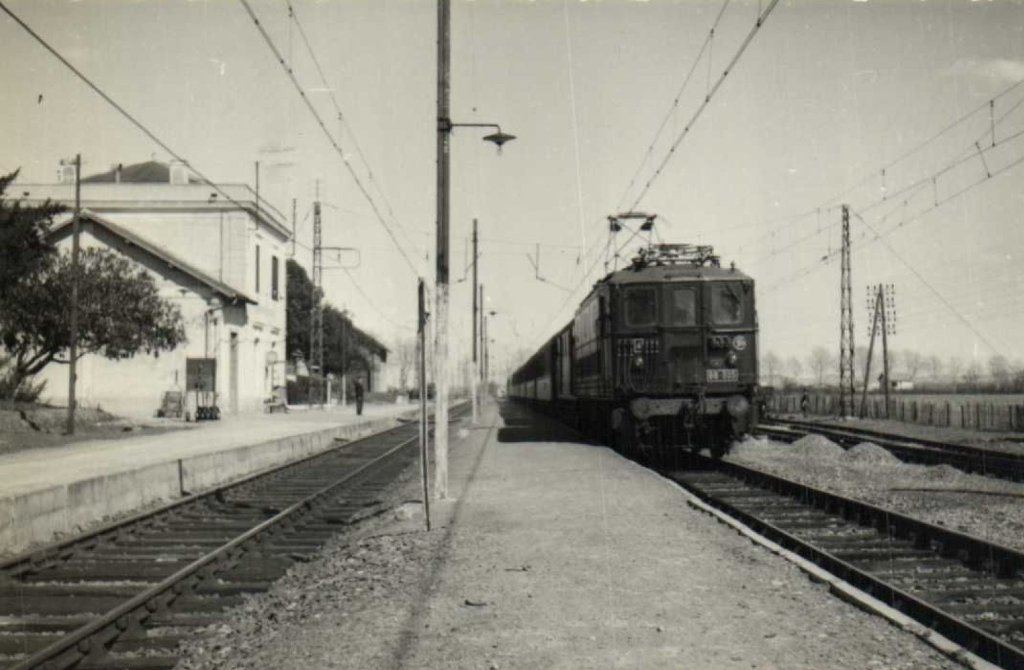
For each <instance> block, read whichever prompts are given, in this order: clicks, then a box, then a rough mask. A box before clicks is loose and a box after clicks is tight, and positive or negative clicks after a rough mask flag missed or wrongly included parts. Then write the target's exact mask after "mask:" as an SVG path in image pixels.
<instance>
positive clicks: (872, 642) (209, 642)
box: [179, 413, 962, 670]
mask: <svg viewBox="0 0 1024 670" xmlns="http://www.w3.org/2000/svg"><path fill="white" fill-rule="evenodd" d="M514 419H515V424H516V425H515V428H510V429H506V428H502V427H501V425H500V424H499V426H498V427H496V428H495V429H492V430H487V429H485V428H482V429H476V430H472V431H464V432H462V433H461V435H463V437H462V438H461V439H459V440H453V448H452V455H451V478H452V484H451V490H452V496H453V500H451V501H446V502H441V503H437V504H436V505H432V508H433V509H434V512H435V522H436V523H437V524H438V525H437V527H436V528H435V530H434V531H432V532H430V533H427V532H424V531H423V530H422V518H421V517H420V516H419V513H420V510H419V509H418V508H417V507H416V506H413V505H409V504H405V505H401V504H400V503H401V502H402V501H403V500H406V499H408V498H410V497H415V496H416V491H417V484H416V476H415V474H416V473H411V474H410V477H409V478H408V479H407V480H406V482H405V483H404V484H403V485H402V486H401V487H399V488H398V489H396V491H395V492H394V494H393V495H392V496H391V497H390V503H389V507H390V509H391V511H388V512H387V513H385V514H381V515H379V516H377V517H375V518H372V519H370V520H368V521H367V522H365V523H364V524H361V525H360V526H359V527H357V528H356V529H354V531H353V532H352V533H351V534H350V535H349V536H348V537H346V538H338V539H337V540H336V541H334V542H332V543H330V544H329V546H327V547H326V548H325V550H324V551H323V553H322V554H321V555H320V556H319V557H318V558H317V559H316V560H314V561H312V562H310V563H308V564H303V565H300V566H296V567H295V568H293V570H292V571H291V572H290V573H289V574H288V575H287V576H286V577H285V578H284V579H283V580H281V581H280V582H279V583H278V584H276V585H275V586H274V587H273V588H272V590H271V591H270V592H268V593H266V594H262V595H260V596H256V597H253V598H250V599H249V600H248V601H247V602H246V603H245V604H244V605H243V606H241V607H239V608H237V609H235V610H234V611H232V613H231V614H230V616H229V617H228V619H227V620H226V621H225V622H224V623H223V624H221V625H219V626H217V627H214V628H213V629H212V630H210V631H208V635H207V636H206V637H204V638H199V639H196V640H193V641H192V642H190V644H189V648H188V655H187V657H186V658H185V659H184V660H183V661H182V663H181V664H180V666H179V667H180V668H182V669H186V668H187V669H189V670H199V669H205V668H280V669H282V670H289V669H293V668H294V669H298V668H303V669H304V668H314V667H315V668H361V669H362V668H446V669H447V668H467V669H469V668H476V669H484V670H488V669H492V670H498V669H501V670H505V669H506V668H573V669H575V668H595V669H596V668H612V667H624V668H680V667H685V668H697V669H702V668H707V669H709V670H710V669H719V668H722V669H726V670H729V669H733V668H736V669H738V668H787V669H788V668H804V669H811V668H826V667H827V668H857V669H860V668H907V669H909V668H938V669H947V668H958V667H962V666H960V665H959V664H958V663H956V662H955V661H953V660H952V659H950V658H947V657H945V656H943V655H942V654H940V653H939V652H937V651H936V650H935V649H934V648H932V647H930V646H928V645H927V644H925V643H924V642H922V641H921V640H919V639H918V638H916V637H914V636H913V635H910V634H908V633H907V632H905V631H902V630H900V629H899V628H897V627H896V626H893V625H892V624H890V623H888V622H887V621H885V620H883V619H881V618H880V617H877V616H873V615H871V614H868V613H866V612H864V611H861V610H859V609H857V608H855V607H852V606H850V605H849V604H847V603H844V602H842V601H840V600H839V599H837V598H835V597H833V596H831V595H830V594H829V592H828V589H827V587H826V586H824V585H822V584H819V583H815V582H813V581H811V580H810V579H808V578H807V576H806V575H805V573H803V572H802V571H801V570H799V569H798V568H797V567H795V566H794V565H793V564H791V563H789V562H787V561H786V560H784V559H783V558H781V557H779V556H777V555H775V554H773V553H771V552H769V551H767V550H765V549H763V548H762V547H760V546H759V545H756V544H754V543H752V542H750V541H749V540H748V539H747V538H745V537H743V536H742V535H740V534H738V533H737V532H736V531H735V530H733V529H732V528H730V527H728V526H726V525H723V524H721V523H719V522H718V521H717V520H716V519H715V518H714V517H712V516H710V515H708V514H706V513H703V512H699V511H697V510H695V509H693V508H692V507H691V506H690V505H689V504H688V503H687V502H686V500H687V497H686V495H685V494H683V493H682V492H681V491H679V490H678V489H677V488H676V487H674V486H672V485H671V484H669V483H668V482H666V481H665V480H663V479H661V478H660V477H658V476H656V475H654V474H652V473H651V472H649V471H647V470H644V469H642V468H640V467H639V466H637V465H636V464H634V463H631V462H628V461H625V460H624V459H622V458H620V457H619V456H618V455H616V454H614V453H613V452H611V451H609V450H608V449H606V448H604V447H596V446H590V445H584V444H578V443H571V442H570V441H569V440H568V439H565V440H563V441H557V440H558V437H555V436H551V435H550V431H549V432H548V433H545V432H544V431H541V430H539V429H538V430H534V429H533V428H531V429H530V431H529V433H530V437H529V438H527V437H524V435H525V434H526V430H525V428H523V425H524V424H523V421H524V420H526V415H524V414H522V413H521V414H519V415H516V416H515V417H514ZM529 420H530V421H537V419H536V418H535V417H533V416H529ZM546 434H547V435H549V436H548V437H543V436H545V435H546ZM562 437H565V436H562ZM542 439H547V440H551V441H541V440H542Z"/></svg>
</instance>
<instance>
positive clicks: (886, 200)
mask: <svg viewBox="0 0 1024 670" xmlns="http://www.w3.org/2000/svg"><path fill="white" fill-rule="evenodd" d="M1017 106H1018V105H1015V106H1014V107H1013V109H1016V108H1017ZM1011 111H1012V110H1011ZM1008 114H1009V112H1007V115H1008ZM1002 118H1003V119H1005V118H1006V115H1004V116H1003V117H1002ZM1000 120H1002V119H1000ZM1021 137H1024V129H1022V130H1018V131H1016V132H1013V133H1011V134H1009V135H1006V136H1004V137H1002V138H1000V139H999V140H997V141H995V142H994V143H991V144H988V145H985V146H984V147H981V146H979V144H978V142H979V140H974V141H972V142H971V143H970V145H969V146H967V147H966V148H965V149H964V151H962V152H961V153H959V154H958V157H957V158H955V159H953V160H951V161H949V162H948V163H946V164H944V165H943V166H941V167H940V168H938V169H936V170H935V171H934V172H932V173H929V174H926V175H925V176H924V177H921V178H919V179H917V180H916V181H914V182H911V183H910V184H907V185H905V186H903V187H901V188H900V189H898V190H897V191H894V192H892V193H889V194H886V195H885V196H883V197H882V198H877V199H876V200H875V201H873V202H871V203H869V204H866V205H864V206H861V207H860V208H859V210H860V211H861V212H864V213H866V212H869V211H872V210H875V209H877V208H879V207H882V206H884V205H890V206H891V207H892V209H891V210H890V211H889V212H888V213H887V214H885V215H884V216H883V220H884V219H885V218H888V217H889V216H890V215H892V213H893V212H895V211H897V210H900V209H905V208H906V207H907V206H908V205H909V203H910V201H911V200H913V199H915V198H917V197H918V196H919V195H920V194H921V193H924V192H926V190H934V189H935V188H936V187H937V183H938V179H939V178H940V177H943V176H945V175H947V174H949V173H950V172H952V171H953V170H955V169H956V168H958V167H960V166H962V165H964V164H966V163H970V162H972V161H974V160H977V159H979V158H980V160H981V162H982V165H983V166H984V168H985V175H984V176H983V177H981V178H980V179H978V180H977V181H975V182H972V183H971V184H970V185H969V186H968V187H967V189H965V190H970V189H971V188H973V187H975V186H977V185H980V184H982V183H984V182H986V181H988V180H989V179H991V178H992V177H993V176H995V175H997V174H1001V173H1003V172H1005V171H1006V170H1007V169H1009V168H1011V167H1013V166H1014V165H1016V163H1011V164H1010V165H1008V166H1003V167H1002V168H1000V169H999V170H997V171H995V172H993V171H992V170H991V169H990V168H989V166H988V164H987V163H986V162H985V154H986V153H990V152H993V151H995V150H996V149H1000V148H1002V147H1003V146H1005V145H1007V144H1010V143H1011V142H1013V141H1015V140H1017V139H1019V138H1021ZM928 187H932V188H931V189H929V188H928ZM961 193H962V192H956V193H954V194H953V195H952V196H947V197H946V198H945V199H943V201H942V202H945V201H946V200H950V199H952V198H954V197H957V196H959V195H960V194H961ZM942 202H940V200H939V197H938V193H937V192H935V193H933V205H932V207H929V208H927V209H925V210H923V211H921V212H919V213H918V214H917V215H916V216H915V217H914V218H915V219H916V218H917V217H919V216H921V215H923V214H924V213H926V212H928V211H930V210H932V209H935V208H937V207H938V206H940V205H941V204H942ZM833 209H834V208H833ZM906 223H908V221H906V220H904V221H903V222H902V223H900V224H899V225H900V226H902V225H906ZM837 225H838V224H837V223H832V224H829V225H827V226H825V227H823V228H819V229H818V230H816V231H812V232H810V233H809V234H807V235H804V236H803V237H800V238H798V239H797V240H795V241H792V242H791V243H789V244H787V245H786V246H784V247H781V248H776V249H773V250H772V252H771V253H769V254H766V255H764V256H761V257H758V258H757V259H756V260H755V261H754V262H755V263H759V262H762V261H765V260H768V259H770V258H772V257H774V256H778V255H779V254H781V253H784V252H786V251H789V250H791V249H793V248H795V247H797V246H800V245H801V244H803V243H804V242H807V241H808V240H811V239H813V238H815V237H817V236H819V235H820V234H821V233H823V232H827V231H829V230H831V229H832V228H835V227H836V226H837ZM762 237H763V236H762ZM741 248H742V247H741ZM832 255H834V254H833V253H832V252H830V253H829V254H828V256H832Z"/></svg>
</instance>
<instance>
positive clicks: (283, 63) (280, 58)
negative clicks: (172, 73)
mask: <svg viewBox="0 0 1024 670" xmlns="http://www.w3.org/2000/svg"><path fill="white" fill-rule="evenodd" d="M239 2H241V3H242V6H243V7H244V8H245V11H246V12H247V13H248V14H249V17H250V18H251V19H252V21H253V23H254V24H255V26H256V29H257V30H258V31H259V33H260V35H262V36H263V40H264V42H265V43H266V45H267V47H268V48H269V49H270V51H271V52H272V53H273V55H274V58H276V59H277V62H278V64H280V66H281V68H282V69H283V70H284V72H285V74H286V75H287V76H288V79H289V80H290V81H291V82H292V84H293V85H294V87H295V91H296V92H297V93H298V94H299V97H301V98H302V101H303V102H304V103H305V104H306V108H307V109H308V110H309V112H310V114H312V115H313V118H314V119H315V120H316V122H317V125H318V126H319V127H320V130H321V131H323V134H324V136H325V137H326V138H327V141H328V142H329V143H330V145H331V146H332V147H333V148H334V151H335V153H337V154H338V157H339V158H341V161H342V163H343V164H344V165H345V169H346V170H347V171H348V173H349V175H350V176H351V177H352V180H353V181H354V182H355V184H356V187H357V188H358V189H359V192H360V193H361V194H362V196H363V197H364V198H365V199H366V201H367V202H368V203H369V204H370V207H371V208H372V209H373V212H374V214H375V215H376V218H377V221H379V222H380V224H381V225H382V226H383V227H384V230H385V231H386V232H387V234H388V236H389V237H390V238H391V240H392V242H394V244H395V247H396V248H397V249H398V252H399V253H400V254H401V256H402V258H403V260H405V263H406V265H408V266H409V269H410V270H411V271H412V273H413V275H415V276H419V274H420V273H419V270H418V269H417V268H416V265H415V264H414V263H413V262H412V259H411V258H409V254H408V253H406V251H405V248H404V247H403V246H402V243H401V242H399V240H398V237H397V236H396V235H395V232H394V230H392V227H391V225H390V224H389V223H388V222H387V221H386V220H385V218H384V216H383V215H382V214H381V212H380V208H379V207H378V206H377V202H376V201H375V200H374V199H373V197H372V196H371V195H370V193H369V191H367V189H366V186H365V185H364V184H363V182H362V180H361V179H359V175H358V174H356V171H355V169H353V167H352V164H351V163H350V162H349V160H348V158H347V157H346V156H345V152H344V151H342V149H341V146H339V144H338V142H337V140H336V139H335V138H334V135H332V134H331V131H330V130H328V129H327V126H326V125H325V124H324V121H323V119H322V118H321V117H320V113H319V112H317V111H316V107H314V106H313V103H312V101H311V100H310V99H309V96H307V95H306V92H305V91H304V90H303V89H302V85H301V84H299V80H298V78H297V77H296V76H295V71H294V70H293V69H292V67H291V66H290V65H289V64H288V63H287V62H286V61H285V59H284V57H283V56H282V55H281V52H280V51H279V50H278V48H277V46H276V45H275V44H274V40H273V39H271V37H270V34H269V33H267V30H266V28H264V27H263V24H262V23H261V22H260V20H259V18H258V17H257V16H256V13H255V12H254V11H253V9H252V6H251V5H250V4H249V2H248V0H239Z"/></svg>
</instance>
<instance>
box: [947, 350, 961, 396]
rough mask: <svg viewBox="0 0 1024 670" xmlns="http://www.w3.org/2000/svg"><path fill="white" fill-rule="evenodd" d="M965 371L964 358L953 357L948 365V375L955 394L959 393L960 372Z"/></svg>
mask: <svg viewBox="0 0 1024 670" xmlns="http://www.w3.org/2000/svg"><path fill="white" fill-rule="evenodd" d="M963 369H964V361H963V359H962V358H958V357H957V356H951V357H950V359H949V361H948V362H947V363H946V374H948V375H949V379H950V381H951V382H952V384H953V392H954V393H955V392H956V391H957V388H958V387H959V384H960V371H961V370H963Z"/></svg>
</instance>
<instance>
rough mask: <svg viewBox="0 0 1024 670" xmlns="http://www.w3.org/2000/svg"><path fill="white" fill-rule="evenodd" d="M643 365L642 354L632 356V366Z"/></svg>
mask: <svg viewBox="0 0 1024 670" xmlns="http://www.w3.org/2000/svg"><path fill="white" fill-rule="evenodd" d="M643 366H644V357H643V356H634V357H633V367H634V368H642V367H643Z"/></svg>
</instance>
